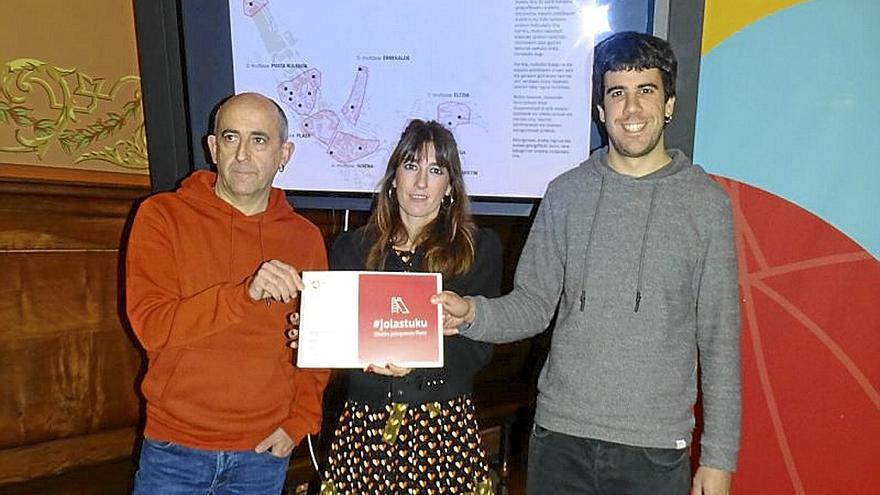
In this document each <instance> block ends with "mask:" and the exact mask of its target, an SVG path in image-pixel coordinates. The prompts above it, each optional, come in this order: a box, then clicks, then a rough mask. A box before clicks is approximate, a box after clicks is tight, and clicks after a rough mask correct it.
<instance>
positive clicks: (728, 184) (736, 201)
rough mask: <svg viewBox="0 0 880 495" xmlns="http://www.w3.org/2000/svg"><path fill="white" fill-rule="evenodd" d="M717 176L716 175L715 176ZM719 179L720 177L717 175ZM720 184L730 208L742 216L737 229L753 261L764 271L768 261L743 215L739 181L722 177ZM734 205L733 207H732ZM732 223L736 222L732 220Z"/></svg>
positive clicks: (744, 259)
mask: <svg viewBox="0 0 880 495" xmlns="http://www.w3.org/2000/svg"><path fill="white" fill-rule="evenodd" d="M716 177H718V176H716ZM718 178H719V179H720V177H718ZM719 182H720V183H721V186H722V187H723V188H724V189H725V190H726V191H727V195H728V196H729V197H730V203H731V209H733V210H734V212H735V215H741V216H742V220H743V221H742V222H739V223H737V224H736V225H737V227H738V231H739V232H740V233H741V234H743V235H744V236H745V238H746V241H747V242H748V245H749V249H750V250H751V252H752V255H753V256H754V257H755V261H756V262H757V263H758V267H759V270H758V271H764V270H766V269H768V268H769V267H770V266H769V263H767V257H766V256H764V251H762V250H761V245H760V243H758V238H757V237H755V231H754V230H752V226H751V225H749V223H748V222H747V221H746V217H745V215H744V214H743V213H742V208H741V207H740V205H742V202H741V201H740V194H739V183H738V182H735V181H733V180H730V179H727V178H724V179H723V181H719ZM734 205H735V208H734ZM734 223H736V222H735V221H734ZM742 254H743V255H745V250H743V253H742ZM739 259H740V260H742V261H743V263H745V261H746V257H745V256H741V257H740V258H739Z"/></svg>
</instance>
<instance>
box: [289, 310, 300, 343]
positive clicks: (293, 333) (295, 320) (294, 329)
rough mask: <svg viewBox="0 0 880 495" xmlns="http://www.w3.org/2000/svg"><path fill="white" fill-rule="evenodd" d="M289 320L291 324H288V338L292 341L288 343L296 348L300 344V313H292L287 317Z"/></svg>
mask: <svg viewBox="0 0 880 495" xmlns="http://www.w3.org/2000/svg"><path fill="white" fill-rule="evenodd" d="M287 321H288V322H289V325H288V326H287V338H288V339H290V342H288V343H287V345H288V346H290V348H291V349H296V348H297V346H298V345H299V313H291V314H290V316H288V317H287Z"/></svg>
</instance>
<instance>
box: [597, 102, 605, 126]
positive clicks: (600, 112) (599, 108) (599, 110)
mask: <svg viewBox="0 0 880 495" xmlns="http://www.w3.org/2000/svg"><path fill="white" fill-rule="evenodd" d="M596 113H597V114H598V115H599V122H601V123H603V124H604V123H605V109H604V108H602V105H596Z"/></svg>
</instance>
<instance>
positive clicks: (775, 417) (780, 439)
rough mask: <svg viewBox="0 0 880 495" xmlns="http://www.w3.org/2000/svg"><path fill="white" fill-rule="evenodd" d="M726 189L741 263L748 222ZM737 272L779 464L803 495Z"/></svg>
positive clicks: (749, 300) (746, 284) (742, 270)
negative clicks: (779, 453)
mask: <svg viewBox="0 0 880 495" xmlns="http://www.w3.org/2000/svg"><path fill="white" fill-rule="evenodd" d="M727 185H728V187H725V189H727V190H728V194H729V195H730V201H731V209H732V210H733V222H734V226H735V227H736V232H737V234H736V254H737V257H738V258H739V259H741V260H744V259H745V255H746V241H747V239H746V236H745V235H744V234H743V232H745V231H746V229H747V228H748V227H749V226H748V221H747V220H746V217H745V215H744V214H743V211H742V207H741V203H740V200H739V194H738V192H739V191H738V188H737V187H736V183H731V184H727ZM738 271H739V279H740V281H741V287H742V292H743V294H742V295H743V297H744V301H743V305H744V306H745V310H746V318H747V320H748V323H749V337H750V339H751V341H752V349H753V350H754V354H755V367H756V368H757V372H758V380H759V381H760V383H761V392H762V393H763V394H764V400H765V401H766V402H767V411H768V413H769V414H770V422H771V424H772V425H773V433H774V434H775V436H776V443H777V444H778V445H779V450H780V451H781V453H782V462H783V464H784V465H785V470H786V471H787V472H788V477H789V479H790V480H791V484H792V488H793V489H794V492H795V495H806V491H804V485H803V483H802V482H801V478H800V475H799V474H798V469H797V465H795V462H794V456H793V455H792V453H791V446H790V445H789V444H788V438H787V437H786V435H785V427H784V426H783V425H782V416H781V415H780V414H779V406H778V405H777V404H776V396H775V395H774V393H773V386H772V384H771V383H770V373H769V372H768V371H767V361H766V359H765V357H764V347H763V345H762V343H761V334H760V331H759V325H758V315H757V314H756V313H755V303H754V298H753V297H752V282H751V281H750V279H749V278H748V274H747V273H746V267H745V263H740V264H739V267H738Z"/></svg>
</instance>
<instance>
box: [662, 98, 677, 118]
mask: <svg viewBox="0 0 880 495" xmlns="http://www.w3.org/2000/svg"><path fill="white" fill-rule="evenodd" d="M663 110H664V115H665V116H666V117H669V118H672V114H673V113H675V97H674V96H670V97H669V99H667V100H666V105H665V106H664V108H663Z"/></svg>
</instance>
